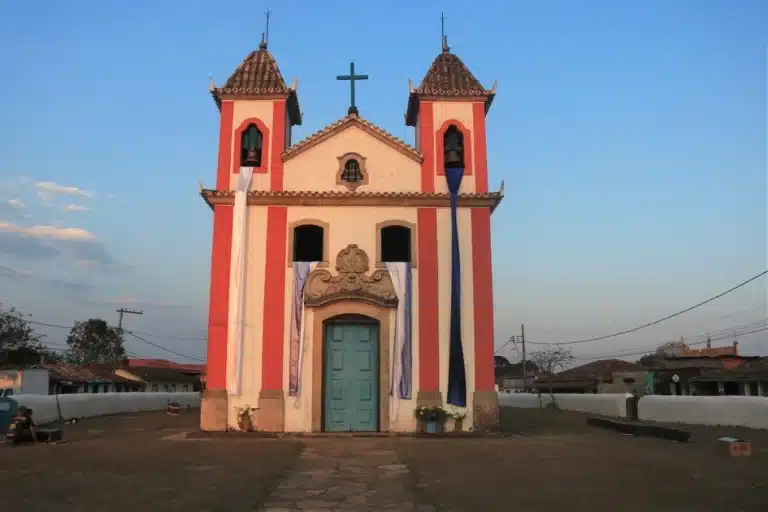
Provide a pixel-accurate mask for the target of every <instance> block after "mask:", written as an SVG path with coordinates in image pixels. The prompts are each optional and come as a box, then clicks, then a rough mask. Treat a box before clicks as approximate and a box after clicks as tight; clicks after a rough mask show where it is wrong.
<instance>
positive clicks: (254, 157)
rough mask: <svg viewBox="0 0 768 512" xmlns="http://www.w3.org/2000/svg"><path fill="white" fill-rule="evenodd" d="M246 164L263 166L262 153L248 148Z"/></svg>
mask: <svg viewBox="0 0 768 512" xmlns="http://www.w3.org/2000/svg"><path fill="white" fill-rule="evenodd" d="M245 163H246V164H251V165H255V166H257V167H258V166H259V165H261V151H259V150H258V149H257V148H248V151H247V152H246V154H245Z"/></svg>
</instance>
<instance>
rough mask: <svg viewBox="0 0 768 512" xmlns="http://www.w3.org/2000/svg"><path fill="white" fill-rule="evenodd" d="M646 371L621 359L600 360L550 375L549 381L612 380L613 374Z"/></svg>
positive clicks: (642, 367) (644, 368)
mask: <svg viewBox="0 0 768 512" xmlns="http://www.w3.org/2000/svg"><path fill="white" fill-rule="evenodd" d="M647 370H648V369H647V368H646V367H644V366H641V365H639V364H635V363H630V362H629V361H623V360H621V359H601V360H599V361H593V362H591V363H587V364H585V365H582V366H577V367H576V368H571V369H569V370H565V371H563V372H560V373H556V374H555V375H552V376H551V377H550V378H549V379H548V378H546V377H545V378H544V379H543V380H550V379H551V380H552V382H564V381H572V380H597V379H600V380H611V379H612V378H613V372H636V371H637V372H639V371H647Z"/></svg>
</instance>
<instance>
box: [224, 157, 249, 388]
mask: <svg viewBox="0 0 768 512" xmlns="http://www.w3.org/2000/svg"><path fill="white" fill-rule="evenodd" d="M252 177H253V169H252V168H250V167H243V168H241V169H240V174H239V175H238V177H237V184H236V186H235V205H234V207H233V211H232V256H231V267H230V276H229V317H228V325H227V341H228V342H227V392H228V393H229V394H230V395H239V394H240V390H241V389H242V381H243V364H242V358H243V338H244V335H245V284H246V283H245V280H246V276H245V273H246V263H247V261H246V260H247V258H248V189H249V188H250V186H251V178H252Z"/></svg>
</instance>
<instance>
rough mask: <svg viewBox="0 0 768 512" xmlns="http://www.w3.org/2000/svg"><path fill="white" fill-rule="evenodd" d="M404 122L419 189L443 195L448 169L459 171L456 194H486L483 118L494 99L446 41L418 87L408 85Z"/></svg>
mask: <svg viewBox="0 0 768 512" xmlns="http://www.w3.org/2000/svg"><path fill="white" fill-rule="evenodd" d="M409 92H410V94H409V97H408V107H407V110H406V113H405V124H406V125H407V126H413V127H415V129H416V144H417V148H418V149H419V150H420V151H421V152H422V153H424V165H423V167H422V191H423V192H445V191H447V189H446V188H445V187H446V186H445V184H444V182H445V180H444V179H439V178H437V177H438V176H444V175H445V168H446V167H447V166H448V165H453V166H456V165H459V166H460V167H462V168H463V169H464V180H463V184H462V192H477V193H487V192H488V165H487V158H486V140H485V116H486V115H487V114H488V110H489V109H490V108H491V103H492V102H493V98H494V97H495V96H496V85H495V84H494V86H493V88H491V89H486V88H485V87H483V86H482V84H480V82H479V81H478V80H477V78H475V76H474V75H473V74H472V72H471V71H470V70H469V68H467V66H466V65H465V64H464V63H463V62H462V61H461V59H460V58H459V57H458V56H456V55H455V54H453V53H451V49H450V47H449V46H448V42H447V38H446V37H445V36H443V48H442V51H441V52H440V54H439V55H438V56H437V57H436V58H435V60H434V61H433V62H432V65H431V66H430V68H429V70H428V71H427V74H426V75H425V76H424V80H422V81H421V84H420V85H419V86H418V87H414V85H413V83H409Z"/></svg>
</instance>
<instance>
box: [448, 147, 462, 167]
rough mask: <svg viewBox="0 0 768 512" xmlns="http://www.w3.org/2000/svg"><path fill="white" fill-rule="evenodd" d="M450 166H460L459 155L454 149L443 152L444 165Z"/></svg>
mask: <svg viewBox="0 0 768 512" xmlns="http://www.w3.org/2000/svg"><path fill="white" fill-rule="evenodd" d="M452 164H459V165H460V164H461V155H460V154H459V152H458V151H456V150H455V149H452V150H448V151H446V152H445V165H447V166H449V167H450V166H451V165H452Z"/></svg>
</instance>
